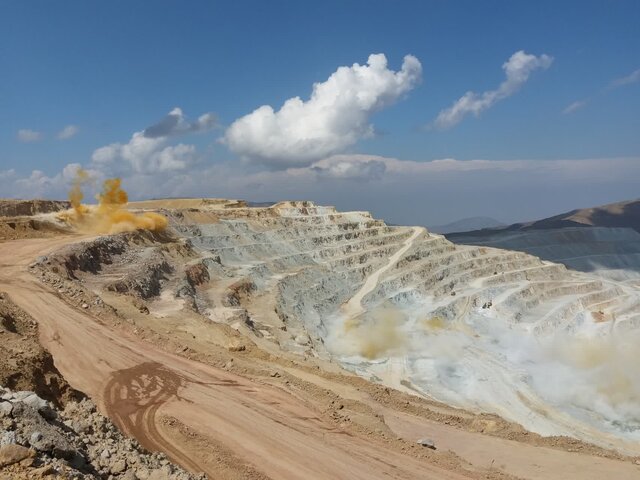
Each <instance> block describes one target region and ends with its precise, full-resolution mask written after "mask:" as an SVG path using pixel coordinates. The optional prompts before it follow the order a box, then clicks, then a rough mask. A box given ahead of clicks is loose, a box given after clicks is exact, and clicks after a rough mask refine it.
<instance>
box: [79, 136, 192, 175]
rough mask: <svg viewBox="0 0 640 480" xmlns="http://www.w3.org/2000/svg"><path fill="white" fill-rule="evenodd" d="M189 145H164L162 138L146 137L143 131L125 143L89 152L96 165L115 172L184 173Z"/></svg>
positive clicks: (188, 154) (164, 139) (189, 150)
mask: <svg viewBox="0 0 640 480" xmlns="http://www.w3.org/2000/svg"><path fill="white" fill-rule="evenodd" d="M195 156H196V148H195V147H194V146H193V145H185V144H182V143H180V144H178V145H168V146H167V145H166V138H165V137H158V138H148V137H145V136H144V132H136V133H134V134H133V136H132V137H131V139H130V140H129V142H128V143H125V144H122V143H112V144H110V145H106V146H104V147H100V148H98V149H96V150H95V151H94V152H93V155H92V156H91V160H92V162H93V163H94V164H95V165H97V166H102V167H112V168H113V169H114V170H115V171H118V170H123V169H127V168H130V169H131V170H132V171H134V172H137V173H143V172H147V173H148V172H166V171H176V170H184V169H185V168H186V167H187V166H188V165H190V164H191V163H193V161H194V160H195Z"/></svg>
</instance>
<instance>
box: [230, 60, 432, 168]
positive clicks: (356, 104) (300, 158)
mask: <svg viewBox="0 0 640 480" xmlns="http://www.w3.org/2000/svg"><path fill="white" fill-rule="evenodd" d="M421 77H422V66H421V64H420V61H419V60H418V59H417V58H416V57H414V56H412V55H407V56H405V57H404V61H403V63H402V68H401V69H400V70H399V71H397V72H394V71H393V70H390V69H389V68H387V58H386V57H385V56H384V55H383V54H376V55H370V56H369V59H368V60H367V64H366V65H359V64H357V63H355V64H353V65H352V66H351V67H340V68H338V69H337V70H336V71H335V72H334V73H333V74H332V75H331V76H330V77H329V78H328V79H327V80H326V81H325V82H321V83H316V84H314V85H313V91H312V93H311V97H310V98H309V100H307V101H303V100H302V99H300V97H294V98H290V99H289V100H287V101H286V102H285V103H284V105H282V107H281V108H280V110H278V111H274V109H273V108H272V107H271V106H269V105H263V106H261V107H259V108H257V109H256V110H254V111H253V112H252V113H250V114H248V115H246V116H244V117H241V118H239V119H238V120H236V121H235V122H233V124H231V126H230V127H229V128H228V129H227V131H226V133H225V135H224V138H223V142H224V143H226V145H227V146H228V147H229V148H230V149H231V150H232V151H233V152H235V153H237V154H238V155H240V156H241V157H243V158H245V159H248V160H252V161H255V162H257V163H262V164H265V165H268V166H270V167H275V168H286V167H289V166H294V165H310V164H311V163H313V162H314V161H317V160H320V159H322V158H324V157H326V156H328V155H331V154H334V153H337V152H339V151H341V150H344V149H345V148H346V147H349V146H351V145H353V144H354V143H356V142H357V141H358V140H359V139H361V138H364V137H369V136H371V135H373V127H372V125H371V124H370V123H369V120H370V117H371V115H372V114H374V113H375V112H377V111H378V110H380V109H382V108H385V107H387V106H389V105H391V104H393V103H394V102H396V101H397V100H398V99H399V98H400V97H401V96H402V95H404V94H405V93H407V92H409V91H410V90H411V89H413V88H414V87H415V86H416V85H417V84H418V83H419V82H420V80H421Z"/></svg>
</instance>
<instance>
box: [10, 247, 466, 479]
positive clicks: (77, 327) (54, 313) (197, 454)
mask: <svg viewBox="0 0 640 480" xmlns="http://www.w3.org/2000/svg"><path fill="white" fill-rule="evenodd" d="M77 240H78V238H73V237H67V238H56V239H34V240H22V241H18V242H5V243H3V244H2V245H0V290H2V291H6V292H7V293H9V295H11V297H12V298H13V300H14V301H15V302H16V304H18V305H19V306H20V307H21V308H23V309H24V310H25V311H27V312H28V313H29V314H30V315H32V316H33V317H34V318H35V319H37V320H38V322H39V324H40V335H41V341H42V343H43V345H44V346H45V348H47V349H48V350H49V351H50V352H51V353H52V355H53V357H54V359H55V362H56V366H57V367H58V369H59V370H60V371H61V373H62V374H63V375H64V376H65V378H66V379H67V380H68V381H69V383H70V384H71V385H72V386H73V387H75V388H77V389H79V390H81V391H83V392H85V393H87V394H88V395H89V396H91V397H92V398H93V399H94V400H95V401H96V402H97V403H98V404H99V405H100V406H101V408H102V409H103V410H104V411H106V412H107V414H108V415H109V416H110V417H111V418H113V419H114V420H115V421H116V422H117V424H118V425H119V426H120V427H121V428H123V429H124V430H125V431H126V432H127V433H130V434H131V435H133V436H135V437H136V438H137V439H138V440H139V441H140V442H141V443H142V444H143V445H145V446H147V447H148V448H151V449H161V450H163V451H165V452H166V453H167V454H168V455H169V456H170V457H171V458H172V459H173V460H174V461H176V462H177V463H180V464H181V465H183V466H185V467H186V468H188V469H191V470H194V471H205V472H207V473H209V474H210V475H211V477H212V478H217V474H219V473H220V472H219V467H218V466H217V465H218V462H219V459H217V458H216V457H215V454H213V453H211V452H212V449H211V448H207V443H206V441H208V442H210V444H211V445H216V446H220V445H222V446H223V449H224V450H225V451H226V452H230V454H232V455H233V456H235V457H236V458H237V459H238V460H239V461H241V462H244V463H246V464H249V465H251V466H252V467H253V468H254V469H255V470H256V471H258V472H260V473H261V474H264V476H267V477H271V478H274V479H281V478H282V479H286V478H292V479H293V478H295V479H298V478H305V479H327V478H336V479H337V478H349V479H373V478H395V479H416V478H420V479H429V478H433V479H462V478H467V477H465V476H464V475H462V474H460V473H455V472H451V471H448V470H445V469H442V468H439V467H436V466H434V465H432V464H430V463H429V462H428V461H426V460H421V459H417V458H414V457H412V456H410V455H403V454H400V453H396V452H394V451H390V450H389V449H388V448H385V445H384V443H382V442H379V441H377V440H376V439H375V438H364V437H362V436H359V435H357V434H354V433H353V432H349V431H346V430H342V429H340V428H337V427H336V426H335V424H334V423H332V422H329V421H327V420H324V419H323V418H321V416H320V415H319V414H318V412H317V411H315V410H314V409H313V408H311V407H310V406H308V405H306V404H305V402H303V401H302V400H300V399H298V398H296V397H294V396H292V395H291V394H289V393H288V392H286V391H285V390H282V389H279V388H277V387H272V386H268V385H263V384H259V383H256V382H252V381H250V380H247V379H245V378H243V377H241V376H238V375H234V374H231V373H229V372H226V371H224V370H219V369H216V368H214V367H211V366H208V365H204V364H201V363H198V362H195V361H191V360H188V359H185V358H182V357H179V356H176V355H172V354H169V353H167V352H165V351H162V350H160V349H159V348H157V347H155V346H153V345H151V344H149V343H146V342H144V341H141V340H140V339H138V338H136V337H134V336H132V335H129V334H126V333H124V332H121V331H116V330H114V329H112V328H110V327H108V326H105V325H103V324H101V323H100V322H99V321H97V319H94V318H92V317H91V316H90V315H88V314H87V313H86V312H82V311H79V310H77V309H75V308H72V307H71V306H70V305H68V304H67V303H66V302H64V301H63V300H62V299H61V298H60V297H59V296H58V295H57V294H56V292H54V291H53V290H51V289H50V288H49V287H47V286H45V285H43V284H41V283H40V282H39V281H38V279H37V278H35V277H34V276H32V275H31V274H30V273H29V272H28V271H27V270H28V264H29V263H31V262H32V261H33V260H34V259H35V258H36V257H37V256H38V255H43V254H46V253H47V252H49V251H51V250H54V249H56V248H58V247H60V246H62V245H64V244H66V243H69V242H72V241H77ZM166 418H173V419H176V420H177V421H178V422H180V424H182V425H183V426H185V427H186V428H187V429H188V430H189V431H190V432H191V433H192V435H191V436H189V435H181V434H180V433H179V432H177V431H172V430H171V429H169V428H168V427H167V425H166V422H165V423H163V421H162V420H163V419H166ZM189 438H198V439H205V440H206V441H205V442H204V444H203V442H199V443H198V444H197V445H200V447H198V446H197V445H196V443H195V442H190V441H189ZM256 478H257V477H256Z"/></svg>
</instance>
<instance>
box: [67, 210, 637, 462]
mask: <svg viewBox="0 0 640 480" xmlns="http://www.w3.org/2000/svg"><path fill="white" fill-rule="evenodd" d="M165 213H166V214H167V215H168V217H169V218H170V221H171V226H172V231H173V232H174V234H175V238H174V239H173V240H167V241H165V242H164V243H158V242H154V241H148V242H146V243H145V242H139V243H135V242H130V241H129V242H125V243H126V245H125V247H124V250H123V251H121V252H117V253H115V254H113V255H111V256H110V257H109V259H107V258H106V257H105V258H102V257H100V258H97V260H96V262H97V263H96V265H93V264H92V263H91V262H88V265H89V266H90V267H91V268H86V269H85V270H84V271H80V270H76V272H80V273H77V274H76V275H77V277H78V279H79V280H82V282H83V283H84V285H87V286H89V287H91V288H92V289H94V290H99V289H100V288H102V289H108V288H112V286H113V285H114V284H115V285H124V286H125V287H126V288H125V287H123V288H117V289H116V291H117V292H121V293H123V294H125V295H130V296H135V297H137V298H138V300H137V301H144V302H145V305H146V306H147V307H148V311H149V312H150V314H151V315H152V316H153V315H155V312H159V311H162V312H165V313H166V311H167V305H168V304H169V303H170V302H173V303H176V302H177V304H178V305H182V307H183V308H188V309H190V310H193V311H195V312H198V313H200V314H201V315H202V316H204V317H206V318H208V319H210V320H211V321H214V322H221V323H226V324H229V325H231V326H232V327H233V328H237V329H239V330H240V331H242V332H244V333H246V334H248V335H253V336H255V337H261V338H262V339H266V340H271V341H273V342H274V343H276V344H277V345H279V346H280V348H283V349H285V350H288V351H292V352H297V353H300V354H305V355H318V356H322V357H326V358H329V357H331V358H334V359H336V360H338V361H339V362H341V363H342V365H343V366H345V367H346V368H348V369H351V370H353V371H355V372H356V373H358V374H360V375H362V376H365V377H366V378H370V379H372V380H374V381H378V382H382V383H385V384H387V385H389V386H393V387H395V388H398V389H401V390H405V391H410V392H413V393H420V394H424V395H427V396H432V397H435V398H437V399H439V400H442V401H445V402H448V403H450V404H454V405H458V406H461V407H465V408H468V409H472V410H479V411H487V412H491V413H497V414H499V415H501V416H503V417H505V418H507V419H509V420H513V421H516V422H519V423H521V424H522V425H524V426H525V427H526V428H528V429H530V430H533V431H536V432H538V433H541V434H543V435H570V436H575V437H578V438H581V439H584V440H588V441H591V442H594V443H598V444H600V445H602V446H607V447H612V448H618V449H620V450H623V451H629V452H635V451H636V450H637V445H638V440H640V407H638V405H640V377H639V374H638V369H637V368H635V367H633V366H634V365H637V360H640V359H638V358H636V356H637V355H636V354H635V353H634V352H636V351H637V349H636V348H634V345H635V344H636V343H637V341H640V338H638V337H637V333H636V332H638V331H639V329H638V327H639V326H640V291H639V289H638V287H636V286H634V285H633V284H632V283H628V282H626V283H625V282H617V281H613V280H609V279H603V278H600V277H596V276H593V275H589V274H585V273H580V272H574V271H571V270H568V269H567V268H565V267H564V266H563V265H558V264H555V263H550V262H547V261H543V260H540V259H539V258H537V257H534V256H531V255H528V254H526V253H522V252H513V251H508V250H499V249H495V248H489V247H475V246H463V245H454V244H453V243H451V242H449V241H448V240H446V239H445V238H444V237H443V236H440V235H434V234H431V233H429V232H427V231H426V230H425V229H421V228H409V227H389V226H387V225H385V224H384V222H382V221H379V220H376V219H374V218H372V217H371V216H370V215H369V214H368V213H366V212H346V213H341V212H337V211H336V210H335V209H333V208H332V207H322V206H316V205H314V204H313V203H311V202H282V203H278V204H276V205H273V206H271V207H268V208H248V207H246V206H245V205H242V204H239V205H228V204H225V205H224V206H223V207H220V206H215V205H202V206H201V207H198V208H195V207H189V208H185V209H177V210H168V211H166V212H165ZM114 241H115V240H114ZM83 248H89V247H83ZM163 262H165V263H163ZM150 265H155V266H156V267H153V268H152V267H149V268H148V266H150ZM98 270H99V271H100V272H101V274H100V275H99V276H96V275H94V274H93V271H98ZM134 279H135V281H134ZM136 282H141V283H142V284H143V285H144V288H142V289H140V288H136V287H135V285H136ZM180 302H182V303H180ZM161 307H162V308H161ZM163 314H164V313H163ZM158 318H159V319H161V318H162V315H160V314H158ZM633 445H635V447H634V446H633Z"/></svg>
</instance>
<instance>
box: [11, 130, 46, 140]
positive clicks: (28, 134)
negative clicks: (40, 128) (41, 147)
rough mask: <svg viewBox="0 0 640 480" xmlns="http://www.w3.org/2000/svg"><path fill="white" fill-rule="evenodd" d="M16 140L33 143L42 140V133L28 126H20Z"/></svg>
mask: <svg viewBox="0 0 640 480" xmlns="http://www.w3.org/2000/svg"><path fill="white" fill-rule="evenodd" d="M17 136H18V140H19V141H20V142H22V143H33V142H39V141H40V140H42V133H40V132H36V131H35V130H31V129H29V128H22V129H20V130H18V135H17Z"/></svg>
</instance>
